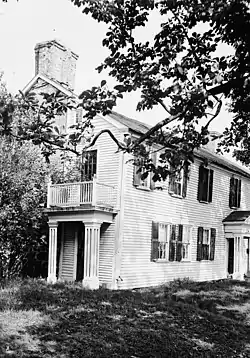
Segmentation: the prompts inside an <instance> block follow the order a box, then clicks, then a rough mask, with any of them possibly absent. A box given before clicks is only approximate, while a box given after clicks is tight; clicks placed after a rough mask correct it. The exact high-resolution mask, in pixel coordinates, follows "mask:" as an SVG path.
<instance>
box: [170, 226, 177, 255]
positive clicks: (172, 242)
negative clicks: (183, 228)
mask: <svg viewBox="0 0 250 358" xmlns="http://www.w3.org/2000/svg"><path fill="white" fill-rule="evenodd" d="M175 240H176V225H171V231H170V242H169V261H174V259H175V247H176V242H175Z"/></svg>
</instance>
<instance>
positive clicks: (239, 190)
mask: <svg viewBox="0 0 250 358" xmlns="http://www.w3.org/2000/svg"><path fill="white" fill-rule="evenodd" d="M240 200H241V180H240V179H239V181H238V192H237V208H239V207H240Z"/></svg>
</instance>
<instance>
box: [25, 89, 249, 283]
mask: <svg viewBox="0 0 250 358" xmlns="http://www.w3.org/2000/svg"><path fill="white" fill-rule="evenodd" d="M27 90H29V88H28V89H27ZM93 124H94V127H95V132H96V133H98V132H99V131H100V130H101V129H103V128H108V129H110V130H111V131H112V132H113V133H114V135H115V137H116V138H117V139H118V140H120V141H123V140H124V135H125V134H128V133H130V134H131V135H132V136H135V137H136V136H139V135H141V134H143V133H145V131H146V130H147V129H148V127H147V126H146V125H145V124H143V123H140V122H138V121H135V120H132V119H129V118H127V117H125V116H122V115H120V114H118V113H115V112H113V113H111V114H110V115H107V116H105V117H102V116H96V118H95V119H94V120H93ZM129 159H131V155H130V154H127V153H123V152H121V151H117V146H116V144H115V143H114V141H113V140H112V139H111V138H110V137H109V135H108V134H107V133H104V134H102V135H101V136H100V137H99V138H98V140H97V141H96V143H95V145H94V146H93V147H92V148H91V150H89V152H88V155H86V156H85V162H84V166H83V167H84V168H83V170H84V175H83V178H84V181H82V182H74V183H65V184H53V183H52V184H50V185H49V187H48V207H47V209H46V211H47V213H48V218H49V221H48V225H49V269H48V281H49V282H55V281H56V280H68V281H74V280H78V281H82V283H83V286H85V287H89V288H98V287H100V286H102V285H103V286H105V287H108V288H111V289H126V288H134V287H145V286H152V285H159V284H162V283H164V282H167V281H170V280H173V279H176V278H187V277H189V278H190V279H193V280H197V281H204V280H216V279H222V278H226V277H229V276H230V277H233V278H239V279H244V277H245V276H246V275H249V272H250V257H249V248H250V172H249V171H247V170H246V169H244V168H243V167H241V166H239V165H236V164H234V163H232V162H230V161H229V160H228V159H226V158H225V157H223V156H218V155H216V154H215V153H214V152H213V150H211V149H204V148H203V149H200V150H199V151H196V153H195V160H194V163H193V164H192V165H191V166H190V169H189V173H188V176H187V175H184V174H183V175H182V176H181V177H179V178H178V180H177V179H176V180H175V179H174V180H173V178H171V179H170V180H169V179H168V180H166V181H165V182H164V183H160V185H161V186H162V188H163V189H162V190H159V189H158V188H157V186H158V185H159V184H154V183H153V182H152V180H151V179H150V177H148V178H147V179H145V180H141V178H140V175H139V174H138V173H137V171H136V170H135V167H134V165H133V164H132V163H131V161H130V160H129Z"/></svg>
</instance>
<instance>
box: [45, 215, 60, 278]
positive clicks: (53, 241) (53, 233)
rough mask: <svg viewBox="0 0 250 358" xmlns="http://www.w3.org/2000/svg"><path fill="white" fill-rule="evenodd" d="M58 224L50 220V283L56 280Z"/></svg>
mask: <svg viewBox="0 0 250 358" xmlns="http://www.w3.org/2000/svg"><path fill="white" fill-rule="evenodd" d="M57 226H58V223H57V222H52V221H50V222H49V262H48V278H47V281H48V282H49V283H55V282H56V256H57V255H56V254H57Z"/></svg>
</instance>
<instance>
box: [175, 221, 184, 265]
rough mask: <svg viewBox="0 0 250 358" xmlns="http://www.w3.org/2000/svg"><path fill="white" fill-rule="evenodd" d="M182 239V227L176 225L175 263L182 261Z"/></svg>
mask: <svg viewBox="0 0 250 358" xmlns="http://www.w3.org/2000/svg"><path fill="white" fill-rule="evenodd" d="M182 237H183V225H178V239H177V240H178V241H177V246H176V261H181V259H182Z"/></svg>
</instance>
